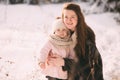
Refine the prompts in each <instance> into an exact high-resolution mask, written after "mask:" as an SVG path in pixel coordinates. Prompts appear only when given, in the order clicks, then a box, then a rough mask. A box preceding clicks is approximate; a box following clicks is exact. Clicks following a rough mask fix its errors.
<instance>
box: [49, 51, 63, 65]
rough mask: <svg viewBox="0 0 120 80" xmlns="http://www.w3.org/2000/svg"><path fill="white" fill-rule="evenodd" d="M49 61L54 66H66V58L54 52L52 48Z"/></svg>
mask: <svg viewBox="0 0 120 80" xmlns="http://www.w3.org/2000/svg"><path fill="white" fill-rule="evenodd" d="M47 63H48V65H53V66H64V59H63V58H62V57H61V56H60V55H58V54H53V53H52V50H51V51H50V52H49V55H48V61H47Z"/></svg>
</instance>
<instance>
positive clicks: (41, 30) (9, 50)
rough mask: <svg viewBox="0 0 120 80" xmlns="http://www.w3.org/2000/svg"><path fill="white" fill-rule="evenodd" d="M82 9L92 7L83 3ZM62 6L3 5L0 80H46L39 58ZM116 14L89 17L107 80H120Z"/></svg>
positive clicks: (0, 6) (119, 28)
mask: <svg viewBox="0 0 120 80" xmlns="http://www.w3.org/2000/svg"><path fill="white" fill-rule="evenodd" d="M80 5H81V7H82V9H87V8H88V7H89V6H88V5H86V4H84V3H81V4H80ZM61 9H62V4H57V5H56V4H48V5H40V6H36V5H27V4H17V5H7V6H5V5H3V4H0V80H46V79H45V78H44V76H43V75H42V74H41V73H40V70H39V67H38V65H37V58H38V55H39V51H40V48H41V46H42V45H43V43H44V42H45V40H46V36H47V35H48V33H49V32H50V29H51V26H50V25H51V24H52V21H53V20H54V19H55V18H56V17H57V16H60V15H61ZM114 16H115V14H113V13H101V14H89V15H85V19H86V22H87V24H88V25H89V26H91V28H92V29H93V30H94V31H95V33H96V43H97V47H98V49H99V51H100V53H101V55H102V59H103V66H104V78H105V80H120V76H119V75H120V25H119V24H117V23H116V22H115V21H114V19H113V17H114Z"/></svg>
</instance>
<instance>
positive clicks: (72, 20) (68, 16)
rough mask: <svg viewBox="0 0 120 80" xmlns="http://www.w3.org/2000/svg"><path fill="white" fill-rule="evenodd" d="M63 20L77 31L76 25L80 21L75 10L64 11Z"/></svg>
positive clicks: (67, 25)
mask: <svg viewBox="0 0 120 80" xmlns="http://www.w3.org/2000/svg"><path fill="white" fill-rule="evenodd" d="M63 21H64V23H65V25H66V27H67V28H68V29H70V30H71V31H75V28H76V25H77V23H78V17H77V15H76V13H75V12H74V11H73V10H64V11H63Z"/></svg>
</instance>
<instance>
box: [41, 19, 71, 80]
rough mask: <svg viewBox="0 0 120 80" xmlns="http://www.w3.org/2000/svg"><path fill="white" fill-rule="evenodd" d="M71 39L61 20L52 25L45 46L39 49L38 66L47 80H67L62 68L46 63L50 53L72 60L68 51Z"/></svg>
mask: <svg viewBox="0 0 120 80" xmlns="http://www.w3.org/2000/svg"><path fill="white" fill-rule="evenodd" d="M71 44H72V39H71V38H70V31H69V30H68V29H67V28H66V26H65V25H64V23H63V22H62V20H61V19H58V20H56V21H55V22H54V23H53V32H52V34H51V35H50V36H49V38H48V41H47V42H46V44H45V45H44V46H43V48H41V51H40V61H39V65H40V68H41V70H42V73H43V74H44V75H45V76H46V77H47V78H48V80H67V76H68V74H67V71H63V70H62V66H59V67H58V66H55V65H54V64H53V65H50V64H48V63H47V60H48V59H49V56H50V55H52V54H48V53H49V52H50V51H52V52H53V53H56V54H58V55H59V56H61V57H63V58H66V57H68V58H72V57H73V54H72V53H73V51H72V50H71V49H70V45H71ZM59 53H60V54H59Z"/></svg>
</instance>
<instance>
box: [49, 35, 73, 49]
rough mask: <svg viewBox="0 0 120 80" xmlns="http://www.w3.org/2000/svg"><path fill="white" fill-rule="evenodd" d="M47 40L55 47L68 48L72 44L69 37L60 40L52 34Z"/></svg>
mask: <svg viewBox="0 0 120 80" xmlns="http://www.w3.org/2000/svg"><path fill="white" fill-rule="evenodd" d="M49 40H50V42H51V43H53V44H54V45H55V46H61V47H65V46H70V45H71V44H72V39H71V38H70V36H68V37H66V38H60V37H58V36H56V35H55V34H52V35H50V37H49Z"/></svg>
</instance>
